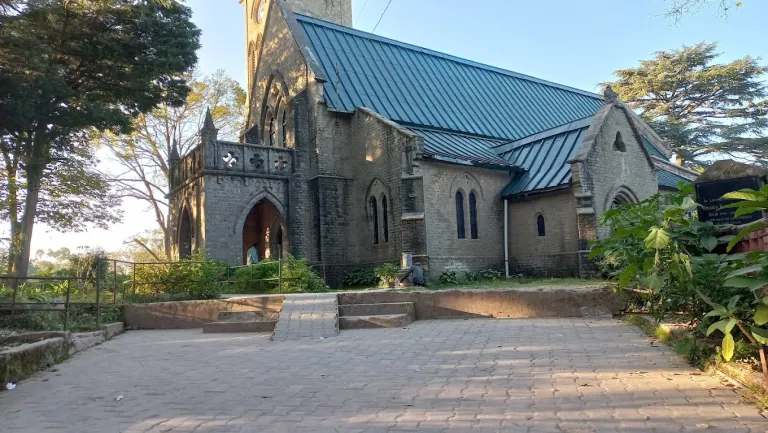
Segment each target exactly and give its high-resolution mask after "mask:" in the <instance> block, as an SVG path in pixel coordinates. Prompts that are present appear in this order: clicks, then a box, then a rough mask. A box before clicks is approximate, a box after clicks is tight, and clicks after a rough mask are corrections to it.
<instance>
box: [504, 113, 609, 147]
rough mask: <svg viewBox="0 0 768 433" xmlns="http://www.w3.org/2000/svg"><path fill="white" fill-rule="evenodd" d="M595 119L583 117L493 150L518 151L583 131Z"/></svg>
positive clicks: (505, 143)
mask: <svg viewBox="0 0 768 433" xmlns="http://www.w3.org/2000/svg"><path fill="white" fill-rule="evenodd" d="M594 117H595V115H594V114H593V115H591V116H586V117H582V118H581V119H576V120H572V121H570V122H566V123H561V124H560V125H557V126H553V127H551V128H549V129H545V130H543V131H539V132H536V133H533V134H531V135H526V136H525V137H521V138H518V139H517V140H510V141H505V142H504V143H500V144H499V145H497V146H494V147H493V148H494V150H495V149H496V148H497V147H501V146H504V145H510V146H512V147H511V148H510V149H509V150H514V149H518V148H520V147H523V146H526V145H528V144H531V143H534V142H537V141H540V140H542V139H544V138H547V137H551V136H553V135H559V134H562V133H563V132H568V131H573V130H575V129H582V128H584V127H586V126H587V125H588V124H591V123H592V122H591V120H592V119H593V118H594ZM587 120H589V121H590V122H589V123H587ZM582 123H586V124H584V125H582ZM509 150H505V152H508V151H509Z"/></svg>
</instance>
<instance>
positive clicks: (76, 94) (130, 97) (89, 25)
mask: <svg viewBox="0 0 768 433" xmlns="http://www.w3.org/2000/svg"><path fill="white" fill-rule="evenodd" d="M12 5H13V7H11V8H2V9H0V23H2V24H1V25H2V35H1V36H0V58H2V59H3V62H2V66H0V101H2V103H1V104H0V154H2V166H0V169H2V170H0V173H2V174H1V175H0V177H2V179H3V182H4V183H5V186H6V187H5V188H3V189H2V190H3V192H4V194H3V196H2V197H0V200H2V202H3V203H4V204H3V205H2V207H3V212H5V214H4V215H3V216H2V217H3V218H4V219H7V220H9V222H10V233H11V239H12V248H11V255H12V256H13V257H12V259H11V261H12V263H13V266H12V268H13V269H12V271H14V272H16V273H18V274H19V275H24V276H26V275H27V269H28V265H29V255H30V242H31V236H32V232H33V227H34V224H35V222H36V221H37V220H40V219H41V218H43V217H46V215H48V217H51V218H53V220H52V223H53V224H52V225H53V226H54V227H55V228H64V229H68V228H72V227H70V226H71V225H73V224H74V225H75V228H76V227H77V225H78V224H79V222H80V221H84V222H87V221H89V220H90V221H92V222H98V221H99V220H103V218H101V217H100V216H99V215H90V216H89V214H91V213H92V212H91V211H93V212H103V211H104V210H105V206H103V205H109V202H108V200H107V202H105V200H101V201H99V200H98V199H99V197H101V198H104V199H107V198H108V193H107V192H106V191H105V190H103V189H101V187H104V186H106V182H105V181H104V178H102V177H98V176H92V174H93V172H92V171H89V170H91V169H92V167H93V165H94V159H93V148H92V147H91V146H90V144H89V141H88V136H89V133H90V132H92V131H107V130H109V131H112V132H114V133H116V134H122V133H129V132H130V131H131V128H132V126H133V125H132V120H133V119H134V118H135V116H137V115H138V114H140V113H145V112H148V111H150V110H152V109H154V108H155V107H156V106H157V105H158V104H161V103H165V104H169V105H171V106H178V105H180V104H182V103H183V101H184V100H185V98H186V97H187V94H188V93H189V87H188V85H187V83H186V80H185V79H184V78H183V77H181V76H180V74H184V73H186V72H188V71H189V70H190V69H191V68H192V67H193V66H194V64H195V63H196V61H197V57H196V54H195V52H196V50H197V48H199V37H200V32H199V30H198V29H197V28H196V27H195V26H194V24H192V21H191V13H192V12H191V10H190V8H188V7H187V6H184V5H183V4H181V3H178V2H175V1H168V2H166V4H159V3H157V2H154V1H152V2H150V1H136V0H98V1H97V0H81V1H59V0H37V1H22V0H19V1H14V2H12ZM45 188H56V189H54V190H53V191H52V192H51V193H50V195H49V196H46V194H45V192H44V191H45ZM60 191H65V192H67V194H66V195H64V196H63V197H61V200H59V194H58V193H59V192H60ZM92 192H93V194H92ZM77 196H80V197H86V199H82V200H78V199H77V198H76V197H77ZM43 200H45V201H43ZM89 200H91V201H90V202H89ZM40 203H43V204H42V205H41V206H38V205H39V204H40ZM48 205H50V206H52V207H51V208H50V211H51V212H49V213H46V206H48ZM111 208H112V207H111V206H107V207H106V209H111ZM78 213H85V214H86V218H81V217H80V216H79V215H77V214H78ZM72 214H75V215H74V216H71V215H72ZM104 215H109V213H106V214H104ZM70 216H71V217H70ZM105 222H108V220H106V221H105Z"/></svg>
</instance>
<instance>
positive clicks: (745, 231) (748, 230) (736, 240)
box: [728, 220, 765, 251]
mask: <svg viewBox="0 0 768 433" xmlns="http://www.w3.org/2000/svg"><path fill="white" fill-rule="evenodd" d="M763 227H765V221H764V220H761V221H756V222H754V223H752V224H750V225H748V226H747V227H746V228H744V229H743V230H742V231H740V232H739V233H738V234H737V235H736V236H734V237H733V239H731V241H730V242H728V251H730V250H732V249H733V247H735V246H736V244H738V243H739V242H741V240H742V239H744V238H745V237H746V236H747V235H748V234H750V233H752V232H753V231H755V230H760V229H761V228H763Z"/></svg>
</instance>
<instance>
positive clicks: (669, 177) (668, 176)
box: [657, 169, 693, 189]
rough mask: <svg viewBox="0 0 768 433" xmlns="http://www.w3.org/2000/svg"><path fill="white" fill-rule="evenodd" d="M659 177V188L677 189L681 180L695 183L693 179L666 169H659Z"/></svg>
mask: <svg viewBox="0 0 768 433" xmlns="http://www.w3.org/2000/svg"><path fill="white" fill-rule="evenodd" d="M657 177H658V179H659V188H667V189H677V184H678V183H680V182H685V183H687V184H692V183H693V181H692V180H691V179H688V178H685V177H683V176H680V175H679V174H677V173H672V172H671V171H667V170H664V169H660V170H659V171H658V173H657Z"/></svg>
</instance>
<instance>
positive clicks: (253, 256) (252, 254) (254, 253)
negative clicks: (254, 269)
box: [246, 244, 259, 265]
mask: <svg viewBox="0 0 768 433" xmlns="http://www.w3.org/2000/svg"><path fill="white" fill-rule="evenodd" d="M246 263H247V264H248V265H255V264H256V263H259V249H258V248H257V247H256V244H253V246H252V247H250V248H248V253H247V255H246Z"/></svg>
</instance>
